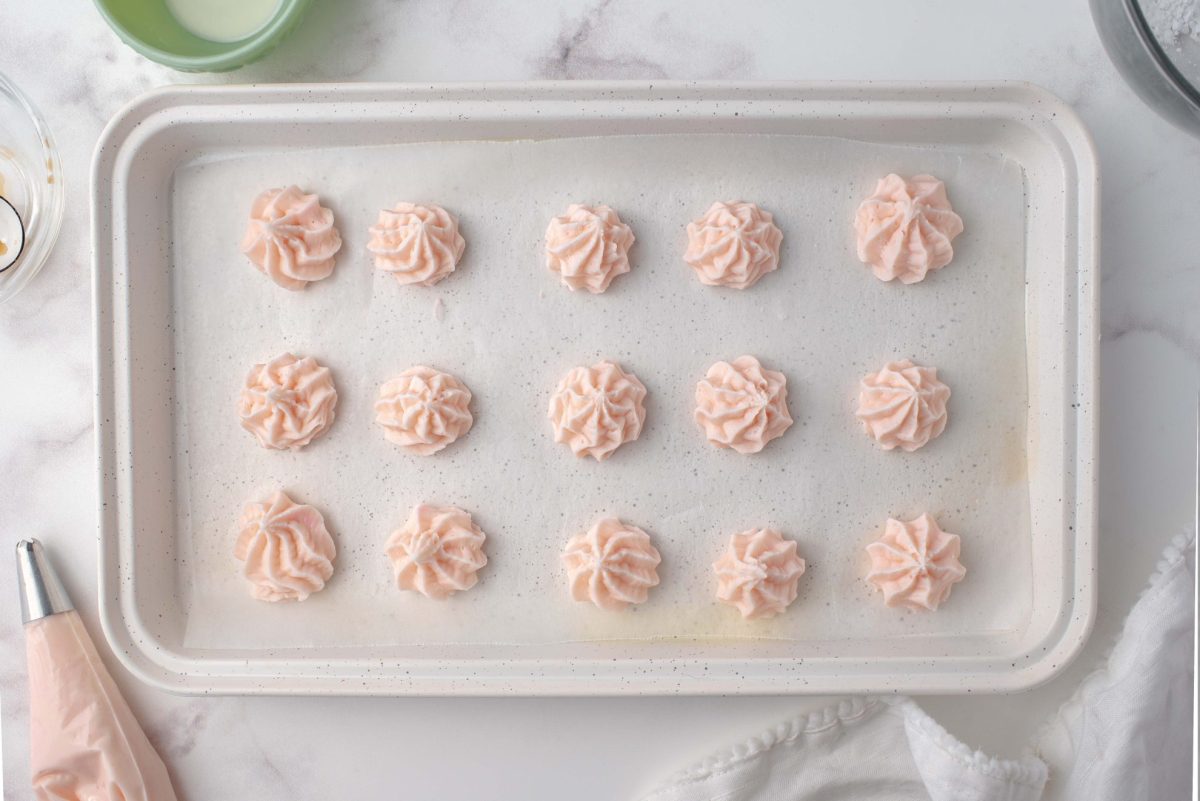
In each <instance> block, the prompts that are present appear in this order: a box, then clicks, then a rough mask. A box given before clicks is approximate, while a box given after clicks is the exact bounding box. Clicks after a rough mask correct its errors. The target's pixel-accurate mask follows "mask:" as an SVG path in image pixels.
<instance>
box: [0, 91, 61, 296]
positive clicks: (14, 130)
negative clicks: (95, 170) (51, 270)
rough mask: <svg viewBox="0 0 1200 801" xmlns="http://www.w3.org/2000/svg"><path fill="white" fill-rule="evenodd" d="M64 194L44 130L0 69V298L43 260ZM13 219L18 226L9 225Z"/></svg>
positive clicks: (50, 246) (34, 272)
mask: <svg viewBox="0 0 1200 801" xmlns="http://www.w3.org/2000/svg"><path fill="white" fill-rule="evenodd" d="M64 194H65V192H64V188H63V183H62V173H61V172H60V170H59V161H58V150H57V149H56V148H55V146H54V138H53V137H52V136H51V135H50V130H49V129H48V128H47V127H46V123H45V122H44V121H43V120H42V117H41V115H40V114H38V112H37V109H35V108H34V107H33V104H32V103H30V102H29V99H28V98H27V97H25V95H24V94H23V93H22V92H21V91H20V90H19V89H17V87H16V86H14V85H13V83H12V82H11V81H10V80H9V79H8V78H7V77H6V76H5V75H4V74H3V73H0V198H3V201H0V303H4V302H5V301H7V300H9V299H10V298H12V297H13V296H14V295H16V294H17V293H18V292H20V291H21V290H22V289H23V288H24V287H25V285H26V284H28V283H29V281H30V280H31V279H32V278H33V277H34V276H35V275H37V273H38V271H39V270H41V269H42V265H44V264H45V263H46V259H47V258H48V257H49V255H50V251H51V249H53V247H54V242H55V240H57V239H58V231H59V228H60V226H61V225H62V215H63V202H64ZM14 211H15V212H16V217H17V218H19V223H17V222H16V221H14V218H13V212H14ZM18 224H19V227H20V229H21V230H16V231H14V228H16V226H17V225H18ZM22 231H23V236H22V235H21V234H22Z"/></svg>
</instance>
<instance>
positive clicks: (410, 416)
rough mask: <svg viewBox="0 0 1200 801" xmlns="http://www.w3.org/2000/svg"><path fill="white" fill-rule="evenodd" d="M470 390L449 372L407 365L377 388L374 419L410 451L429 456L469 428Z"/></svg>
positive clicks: (471, 423)
mask: <svg viewBox="0 0 1200 801" xmlns="http://www.w3.org/2000/svg"><path fill="white" fill-rule="evenodd" d="M470 407H471V390H469V389H467V385H466V384H464V383H463V382H462V381H459V380H458V379H457V378H455V377H454V376H452V375H450V374H449V373H443V372H442V371H440V370H435V369H433V368H432V367H426V366H424V365H417V366H416V367H410V368H408V369H407V370H405V371H404V372H403V373H401V374H400V375H398V376H396V377H395V378H393V379H391V380H390V381H388V382H387V383H385V384H384V385H383V386H382V387H380V388H379V398H378V400H376V401H375V422H376V423H378V424H379V425H381V426H383V435H384V436H385V437H386V438H387V439H388V441H389V442H394V443H395V444H397V445H399V446H400V447H402V448H404V449H405V450H406V451H408V452H409V453H415V454H417V455H419V456H429V455H430V454H434V453H437V452H438V451H440V450H442V449H443V448H445V447H446V446H447V445H449V444H450V443H452V442H454V441H455V440H457V439H458V438H459V437H461V436H463V435H464V434H466V433H467V432H468V431H470V430H471V426H472V425H473V424H474V422H475V418H474V416H472V414H471V408H470Z"/></svg>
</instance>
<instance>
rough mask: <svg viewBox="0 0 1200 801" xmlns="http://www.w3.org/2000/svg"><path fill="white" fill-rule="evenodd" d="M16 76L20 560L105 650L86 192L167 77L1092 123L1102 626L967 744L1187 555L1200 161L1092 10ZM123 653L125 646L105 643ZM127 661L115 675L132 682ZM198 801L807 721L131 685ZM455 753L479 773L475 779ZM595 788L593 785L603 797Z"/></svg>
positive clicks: (49, 15) (424, 3)
mask: <svg viewBox="0 0 1200 801" xmlns="http://www.w3.org/2000/svg"><path fill="white" fill-rule="evenodd" d="M0 71H3V72H5V73H6V74H7V75H9V77H11V78H12V79H13V80H14V81H15V82H16V83H17V84H18V85H20V86H21V87H23V88H24V89H25V90H26V91H27V92H28V93H29V94H30V95H31V96H32V97H33V99H34V101H35V102H36V103H37V104H38V105H39V106H40V107H41V109H42V111H43V113H44V115H45V116H46V118H47V119H48V122H49V124H50V126H51V128H52V129H53V131H54V133H55V136H56V137H57V139H58V144H59V148H60V151H61V157H62V162H63V163H62V173H63V174H64V176H65V180H66V181H67V192H68V204H67V213H66V219H65V221H64V226H63V234H62V238H61V240H60V242H59V245H58V248H57V250H56V252H55V254H54V256H53V258H52V260H51V262H50V263H49V264H48V265H47V267H46V268H45V270H44V271H43V272H42V273H41V274H40V275H39V276H38V277H37V279H36V280H35V281H34V282H33V283H32V284H31V285H30V286H29V287H28V288H27V289H26V290H25V292H24V293H23V294H22V295H20V296H19V297H18V298H17V299H16V300H14V301H13V302H11V303H9V304H8V305H6V306H3V307H0V474H2V475H4V476H5V486H4V489H3V490H2V491H0V532H3V542H2V543H0V545H3V547H4V548H5V549H6V550H5V551H4V552H5V553H11V547H12V544H13V543H15V542H16V540H17V539H19V538H21V537H27V536H37V537H40V538H42V539H43V540H45V541H46V542H47V543H48V544H49V545H50V546H51V547H52V548H54V550H55V555H56V556H57V557H59V558H58V566H59V568H60V571H61V573H62V575H63V579H64V581H65V582H66V583H67V585H68V587H69V589H70V591H71V593H72V595H73V597H74V599H75V601H76V604H77V605H78V606H79V607H80V608H81V610H82V612H83V614H84V616H85V619H86V620H87V622H88V623H89V625H90V626H91V629H92V631H93V633H94V634H95V635H96V636H97V638H98V639H99V631H98V628H97V626H96V621H95V618H94V610H95V598H94V594H95V587H96V582H95V565H96V554H95V505H96V495H95V491H94V485H95V480H94V475H93V472H94V471H93V466H92V456H93V443H92V437H91V433H92V405H91V404H92V375H91V340H90V283H89V282H90V267H89V245H88V209H87V182H88V174H89V165H90V159H91V153H92V148H93V146H94V144H95V141H96V138H97V136H98V135H99V132H100V130H101V128H102V127H103V125H104V123H105V121H106V120H107V119H108V118H109V117H110V116H111V115H112V114H113V113H114V112H115V111H116V110H117V109H118V108H120V107H121V105H123V104H124V103H125V102H127V101H128V100H130V99H131V98H132V97H134V96H135V95H137V94H139V93H140V92H142V91H144V90H146V89H149V88H151V87H153V86H158V85H162V84H166V83H173V82H200V83H226V82H254V81H334V80H396V81H405V80H407V81H418V82H424V81H451V80H483V79H487V80H506V79H537V78H711V79H794V80H826V79H851V80H985V79H999V78H1011V79H1024V80H1031V81H1033V82H1036V83H1039V84H1042V85H1044V86H1045V87H1047V88H1048V89H1050V90H1051V91H1054V92H1055V93H1057V94H1059V95H1060V96H1062V97H1063V98H1065V99H1066V100H1068V101H1069V102H1071V103H1072V104H1073V105H1074V106H1075V107H1076V108H1077V109H1078V110H1079V112H1080V114H1081V115H1082V116H1083V117H1084V119H1085V121H1086V122H1087V123H1088V125H1089V126H1090V128H1091V130H1092V132H1093V134H1094V136H1095V139H1096V143H1097V146H1098V150H1099V153H1100V158H1101V171H1102V180H1103V220H1102V231H1103V238H1102V265H1103V269H1102V273H1103V281H1102V285H1103V300H1102V332H1103V337H1104V339H1103V342H1102V345H1101V367H1102V371H1103V386H1102V390H1101V431H1102V434H1101V448H1102V455H1101V475H1100V484H1101V497H1102V499H1103V500H1102V503H1101V532H1100V534H1101V542H1100V569H1101V576H1100V586H1101V591H1100V592H1101V595H1100V613H1099V618H1098V622H1097V626H1096V631H1095V634H1094V636H1093V638H1092V641H1091V643H1090V644H1089V646H1088V648H1087V650H1086V652H1085V653H1084V655H1083V656H1082V657H1081V658H1080V659H1079V660H1077V662H1076V663H1075V664H1074V665H1073V666H1072V667H1071V668H1070V669H1068V670H1067V671H1066V672H1065V673H1064V674H1063V675H1062V676H1060V677H1059V678H1057V679H1055V680H1054V681H1052V682H1051V683H1049V684H1047V685H1046V686H1044V687H1042V688H1039V689H1037V690H1034V691H1032V692H1028V693H1023V694H1020V695H1017V696H1013V697H1008V698H983V697H976V698H929V699H926V700H925V701H924V703H925V706H926V707H927V708H928V709H929V710H930V711H931V712H932V713H933V714H934V716H935V717H937V718H939V719H940V720H941V721H942V722H944V723H945V724H946V725H947V726H948V728H950V730H951V731H952V732H953V733H955V734H957V735H959V736H960V737H962V738H963V739H965V740H966V741H967V742H969V743H971V744H973V745H977V746H981V747H984V748H986V749H989V750H991V751H993V752H996V753H999V754H1014V753H1016V752H1018V751H1019V750H1020V748H1021V746H1022V745H1023V744H1024V742H1025V740H1026V738H1027V737H1028V736H1029V734H1030V733H1031V731H1032V730H1033V729H1034V728H1035V727H1036V726H1037V724H1038V723H1039V722H1040V720H1041V719H1042V716H1043V715H1044V714H1045V712H1046V711H1047V710H1049V709H1052V708H1053V707H1054V706H1055V705H1057V704H1058V703H1060V702H1062V701H1063V700H1065V699H1066V698H1067V697H1068V696H1069V695H1070V693H1071V691H1072V690H1073V688H1074V686H1075V684H1076V683H1077V681H1078V679H1079V677H1080V676H1081V675H1082V674H1083V673H1084V672H1086V670H1088V669H1089V668H1091V667H1092V666H1093V665H1094V664H1096V662H1097V660H1098V659H1099V658H1100V656H1101V654H1103V652H1104V651H1105V649H1106V648H1107V645H1108V642H1109V641H1110V640H1111V637H1112V636H1113V635H1114V634H1115V632H1116V631H1117V630H1118V629H1119V626H1120V623H1121V620H1122V619H1123V617H1124V614H1125V612H1126V610H1127V609H1128V608H1129V607H1130V605H1131V604H1132V601H1133V598H1134V597H1135V595H1136V594H1137V592H1138V591H1139V590H1140V588H1141V586H1142V585H1143V583H1144V581H1145V579H1146V578H1147V576H1148V575H1149V573H1150V571H1151V569H1152V568H1153V565H1154V563H1155V562H1156V561H1157V559H1158V557H1159V554H1160V552H1161V550H1162V548H1163V546H1164V545H1165V544H1166V542H1167V541H1168V540H1169V539H1170V537H1171V536H1172V535H1174V534H1175V533H1177V532H1179V531H1180V530H1182V529H1183V528H1184V527H1185V526H1186V525H1187V521H1188V519H1189V514H1190V510H1191V503H1192V500H1191V492H1192V491H1193V489H1194V486H1195V477H1194V473H1193V467H1192V458H1193V451H1192V448H1193V442H1192V431H1193V427H1194V420H1195V410H1196V395H1197V390H1198V388H1200V315H1198V314H1197V313H1196V308H1197V303H1198V301H1200V226H1198V225H1196V223H1195V218H1196V208H1197V206H1196V200H1195V191H1194V187H1195V186H1196V184H1197V181H1198V180H1200V141H1197V140H1194V139H1189V138H1188V137H1186V136H1185V135H1184V134H1182V133H1180V132H1178V131H1176V130H1174V129H1173V128H1171V127H1169V126H1168V125H1167V124H1166V123H1164V122H1162V121H1160V120H1159V119H1158V118H1157V117H1155V116H1154V115H1153V113H1152V112H1150V111H1149V110H1148V109H1146V108H1145V107H1144V106H1142V105H1141V104H1140V102H1139V101H1138V100H1137V98H1136V97H1135V96H1134V95H1133V93H1132V92H1131V91H1130V90H1129V89H1128V88H1127V87H1125V86H1124V84H1123V83H1121V81H1120V79H1119V77H1118V76H1117V74H1116V72H1115V70H1114V69H1113V68H1112V66H1111V65H1110V64H1109V63H1108V61H1107V58H1106V57H1105V55H1104V53H1103V51H1102V49H1101V46H1100V42H1099V40H1098V38H1097V36H1096V34H1095V32H1094V30H1093V28H1092V25H1091V21H1090V18H1089V15H1088V8H1087V2H1086V0H1063V2H1058V3H1045V2H1042V1H1041V0H1013V1H1012V2H1008V3H991V4H968V3H962V2H959V1H958V0H933V1H932V2H928V3H923V4H920V5H919V6H918V5H914V4H902V3H892V2H888V1H887V0H865V2H861V3H822V4H815V3H795V2H784V1H783V0H779V1H778V2H771V3H762V4H740V5H739V4H732V3H728V2H716V1H715V0H695V1H694V2H691V3H686V4H684V3H646V2H637V1H636V0H598V1H596V0H582V1H580V0H569V1H568V2H558V3H555V2H547V1H543V0H536V1H534V2H525V3H515V2H493V1H492V0H456V2H437V0H408V1H407V2H388V1H387V0H342V1H341V2H334V0H317V2H316V4H315V6H314V9H313V11H312V13H311V15H310V17H309V18H308V20H307V21H306V22H305V23H304V25H303V26H302V27H301V28H300V30H298V31H297V33H296V34H295V35H294V36H293V37H292V38H291V39H289V40H288V41H286V42H285V43H284V44H283V45H281V47H280V48H279V49H278V50H277V51H276V52H275V53H273V54H272V55H271V56H269V57H268V58H267V59H266V60H264V61H263V62H261V63H260V64H257V65H252V66H250V67H248V68H246V69H244V70H242V71H240V72H237V73H233V74H232V75H223V76H184V75H180V74H177V73H174V72H171V71H170V70H167V69H165V68H161V67H158V66H156V65H153V64H150V63H148V62H146V61H144V60H142V59H141V58H140V57H138V56H136V55H135V54H133V53H132V52H131V51H129V50H128V49H126V48H125V47H124V46H122V45H121V44H120V43H119V42H118V41H117V39H116V38H115V36H113V35H112V33H111V32H109V31H108V29H107V28H106V27H105V26H104V24H103V23H102V21H101V20H100V17H99V16H98V14H96V13H95V12H94V10H93V9H92V8H91V7H90V4H74V5H71V6H70V7H69V8H68V6H67V4H64V3H60V2H53V1H51V2H41V3H28V2H10V3H3V4H0ZM5 560H10V561H11V556H0V599H3V598H7V599H8V600H9V603H8V610H9V611H8V613H5V614H0V712H2V721H3V722H2V727H3V728H2V731H3V760H4V770H3V779H4V788H5V794H4V797H5V798H6V799H14V800H15V799H23V798H26V797H28V795H27V792H28V791H27V786H28V785H27V782H28V777H27V774H28V757H27V753H26V752H27V747H28V738H27V724H28V721H27V703H26V699H25V678H24V648H23V642H22V637H21V632H20V628H19V615H18V611H17V603H16V596H15V581H14V576H13V571H12V568H11V566H9V567H6V566H5V565H4V564H3V562H4V561H5ZM101 649H102V650H103V644H102V643H101ZM110 664H112V663H111V662H110ZM115 673H116V675H117V678H118V680H119V681H120V683H121V684H122V686H123V687H124V688H125V689H126V691H127V692H128V694H129V697H130V699H131V703H132V704H133V706H134V708H135V710H136V711H137V712H138V713H139V714H140V716H141V718H142V720H143V721H144V723H145V725H146V728H147V730H148V731H149V733H150V735H151V737H152V738H153V739H154V741H155V742H156V743H157V745H158V747H159V748H160V749H161V751H162V752H163V754H164V756H165V758H166V759H167V761H168V763H169V764H170V766H171V769H172V772H173V774H174V776H175V778H176V783H177V785H178V786H179V789H180V798H181V799H185V801H200V800H201V799H204V800H205V801H208V800H209V799H230V800H231V801H232V800H235V799H243V798H254V799H263V800H264V801H265V800H267V799H289V800H295V799H326V798H385V797H388V798H390V797H393V796H395V795H396V794H398V793H400V792H403V793H405V794H406V795H410V796H412V797H418V798H419V797H429V796H432V795H434V794H435V793H436V794H437V797H440V798H445V799H455V798H463V799H466V798H480V797H500V796H505V795H517V794H518V793H519V794H520V795H521V796H522V797H527V798H539V797H552V796H553V797H558V796H561V795H563V794H565V793H567V792H570V793H571V795H572V796H573V797H575V798H579V799H591V798H595V799H602V798H604V799H608V798H614V797H628V796H630V795H632V794H634V793H635V792H636V790H637V789H639V788H642V787H644V786H645V785H646V784H647V783H649V782H652V781H654V780H656V779H657V778H659V777H661V776H662V775H664V774H666V773H669V772H671V771H672V770H673V769H674V768H676V767H678V766H679V765H681V764H682V763H686V762H688V761H690V760H692V759H694V758H695V757H697V756H699V755H701V754H703V753H704V752H706V751H707V750H709V749H711V748H713V747H714V746H717V745H720V744H723V743H725V742H727V741H730V740H733V739H736V738H738V737H742V736H744V735H746V734H750V733H753V732H754V731H756V730H757V729H758V728H759V727H761V726H763V725H765V724H767V723H771V722H774V721H776V720H778V719H780V718H782V717H784V716H787V715H790V714H792V713H794V712H796V711H799V710H802V709H804V708H807V707H810V706H812V705H813V704H814V703H817V702H815V701H813V700H811V699H771V698H765V699H763V698H760V699H652V700H651V699H623V700H600V699H578V700H519V699H492V700H432V699H395V700H387V699H384V700H379V699H319V698H317V699H280V698H249V699H243V698H175V697H171V696H167V695H163V694H161V693H158V692H156V691H152V690H149V689H147V688H145V687H142V686H140V685H139V684H138V683H137V682H135V681H133V680H132V679H131V678H130V677H129V676H127V675H125V674H124V673H122V672H121V671H120V670H115ZM454 753H460V754H461V753H466V754H468V755H469V756H468V757H467V758H466V760H465V761H464V760H463V759H462V758H459V757H455V756H454ZM581 777H586V780H584V779H583V778H581Z"/></svg>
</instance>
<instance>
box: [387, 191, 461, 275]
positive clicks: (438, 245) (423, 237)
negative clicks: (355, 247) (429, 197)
mask: <svg viewBox="0 0 1200 801" xmlns="http://www.w3.org/2000/svg"><path fill="white" fill-rule="evenodd" d="M466 247H467V243H466V240H465V239H463V237H462V234H460V233H459V231H458V218H457V217H455V216H454V215H453V214H451V213H450V212H448V211H446V210H445V209H444V208H442V207H441V206H437V205H434V204H432V203H430V204H429V205H426V206H422V205H419V204H417V203H397V204H396V205H395V206H393V207H392V208H390V209H384V210H382V211H380V212H379V219H378V221H377V222H376V223H375V224H374V225H372V226H371V240H370V241H369V242H368V243H367V250H369V251H370V252H371V254H372V255H374V257H375V266H376V267H377V268H379V269H380V270H383V271H384V272H386V273H388V274H389V275H391V276H392V277H393V278H395V279H396V281H397V282H398V283H400V284H416V285H418V286H433V285H434V284H436V283H437V282H438V281H441V280H442V279H443V278H445V277H446V276H448V275H450V273H452V272H454V269H455V267H457V266H458V262H459V260H460V259H461V258H462V255H463V251H464V250H466Z"/></svg>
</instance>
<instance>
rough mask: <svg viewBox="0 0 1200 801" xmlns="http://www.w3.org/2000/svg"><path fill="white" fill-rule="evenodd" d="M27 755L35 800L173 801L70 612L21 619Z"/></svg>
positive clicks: (160, 769)
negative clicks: (23, 621)
mask: <svg viewBox="0 0 1200 801" xmlns="http://www.w3.org/2000/svg"><path fill="white" fill-rule="evenodd" d="M25 638H26V648H27V652H28V658H29V721H30V757H31V767H32V769H33V792H34V798H36V799H38V801H175V791H174V790H173V789H172V787H171V779H170V777H169V776H168V775H167V769H166V766H164V765H163V762H162V760H161V759H160V758H159V756H158V754H157V753H156V752H155V751H154V748H153V747H152V746H151V745H150V741H149V740H147V739H146V735H145V733H144V732H143V731H142V728H141V726H139V725H138V722H137V720H136V719H135V718H134V717H133V712H131V711H130V709H129V705H128V704H127V703H125V699H124V698H122V697H121V693H120V691H119V690H118V689H117V686H116V684H115V683H114V682H113V679H112V676H110V675H109V673H108V670H107V669H106V668H105V667H104V663H103V662H101V661H100V656H99V654H97V653H96V647H95V645H93V644H92V641H91V639H90V638H89V637H88V633H87V631H86V630H85V629H84V627H83V621H81V620H80V619H79V614H78V613H77V612H75V611H73V610H72V611H68V612H60V613H58V614H55V615H50V616H49V617H43V618H41V619H39V620H34V621H31V622H30V623H27V624H25Z"/></svg>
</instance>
